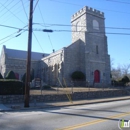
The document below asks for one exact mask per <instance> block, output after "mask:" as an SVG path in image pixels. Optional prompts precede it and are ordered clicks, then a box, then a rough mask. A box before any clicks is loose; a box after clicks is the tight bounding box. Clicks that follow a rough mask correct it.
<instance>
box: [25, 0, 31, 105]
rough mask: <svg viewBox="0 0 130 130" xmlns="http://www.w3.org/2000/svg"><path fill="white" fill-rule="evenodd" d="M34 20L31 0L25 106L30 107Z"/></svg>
mask: <svg viewBox="0 0 130 130" xmlns="http://www.w3.org/2000/svg"><path fill="white" fill-rule="evenodd" d="M32 21H33V0H30V9H29V26H28V30H29V31H28V52H27V65H26V81H25V96H24V107H29V93H30V92H29V91H30V70H31V47H32Z"/></svg>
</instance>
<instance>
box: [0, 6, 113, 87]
mask: <svg viewBox="0 0 130 130" xmlns="http://www.w3.org/2000/svg"><path fill="white" fill-rule="evenodd" d="M71 25H72V44H70V45H69V46H67V47H63V48H62V49H60V50H58V51H55V52H53V53H51V54H42V53H39V54H38V53H34V52H32V54H33V55H32V64H31V65H32V66H31V69H34V72H35V78H37V77H38V78H41V79H42V81H43V82H45V83H47V84H50V85H57V83H58V80H60V82H61V83H63V79H65V80H66V83H67V85H68V86H70V85H71V80H72V79H71V74H72V73H73V72H75V71H81V72H83V73H84V75H85V77H86V82H89V84H90V85H92V84H93V83H94V84H96V85H100V84H102V83H104V84H106V85H109V84H110V83H111V79H110V56H109V55H108V47H107V37H106V34H105V18H104V13H103V12H100V11H98V10H96V9H93V8H90V7H87V6H86V7H84V8H82V9H81V10H79V11H78V12H77V13H75V14H74V15H73V16H72V18H71ZM4 50H5V46H4V47H3V50H2V53H1V65H0V71H1V73H2V75H3V76H5V74H6V73H7V71H8V70H9V69H10V70H13V68H14V70H13V71H14V72H15V73H17V75H19V74H22V72H23V71H24V73H25V72H26V71H25V69H26V68H25V66H26V58H25V57H24V56H23V55H25V54H22V53H17V56H18V55H20V56H18V57H17V56H16V55H13V57H10V55H12V54H11V51H10V52H9V51H4ZM7 50H11V49H7ZM15 51H16V50H15ZM17 51H18V50H17ZM20 52H21V51H20ZM9 53H10V54H9ZM12 53H13V50H12ZM24 53H25V52H24ZM15 56H16V57H15ZM9 57H10V58H12V60H10V58H9ZM34 57H35V58H34ZM13 59H15V60H13ZM12 64H14V67H11V65H12ZM20 66H22V68H20Z"/></svg>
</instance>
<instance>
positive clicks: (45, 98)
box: [0, 90, 129, 103]
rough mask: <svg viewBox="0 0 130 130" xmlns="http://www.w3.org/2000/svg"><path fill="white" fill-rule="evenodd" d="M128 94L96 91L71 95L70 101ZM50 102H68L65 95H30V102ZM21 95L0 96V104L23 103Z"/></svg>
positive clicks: (115, 91)
mask: <svg viewBox="0 0 130 130" xmlns="http://www.w3.org/2000/svg"><path fill="white" fill-rule="evenodd" d="M127 95H129V93H127V92H126V91H123V90H114V91H112V90H111V91H96V92H75V93H73V94H71V96H72V100H81V99H84V100H85V99H86V100H87V99H98V98H105V97H118V96H127ZM52 101H68V98H67V96H66V94H62V95H60V94H55V95H31V96H30V102H32V103H33V102H52ZM23 102H24V96H23V95H0V103H23Z"/></svg>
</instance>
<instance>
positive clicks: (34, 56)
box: [5, 47, 49, 60]
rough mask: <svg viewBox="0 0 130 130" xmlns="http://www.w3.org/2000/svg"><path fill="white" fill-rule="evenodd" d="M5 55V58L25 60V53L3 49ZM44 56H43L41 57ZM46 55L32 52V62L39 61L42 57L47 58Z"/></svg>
mask: <svg viewBox="0 0 130 130" xmlns="http://www.w3.org/2000/svg"><path fill="white" fill-rule="evenodd" d="M5 53H6V55H7V57H10V58H16V59H27V51H22V50H14V49H8V48H6V47H5ZM43 55H44V56H43ZM48 55H49V54H46V53H39V52H32V54H31V59H32V60H41V59H42V58H43V57H45V56H48Z"/></svg>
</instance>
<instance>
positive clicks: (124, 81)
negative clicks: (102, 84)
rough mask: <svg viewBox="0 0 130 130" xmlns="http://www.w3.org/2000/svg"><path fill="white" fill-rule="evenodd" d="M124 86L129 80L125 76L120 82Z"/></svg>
mask: <svg viewBox="0 0 130 130" xmlns="http://www.w3.org/2000/svg"><path fill="white" fill-rule="evenodd" d="M121 81H122V82H123V83H124V84H126V83H128V82H129V81H130V80H129V78H128V77H127V76H124V77H123V78H122V80H121Z"/></svg>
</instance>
